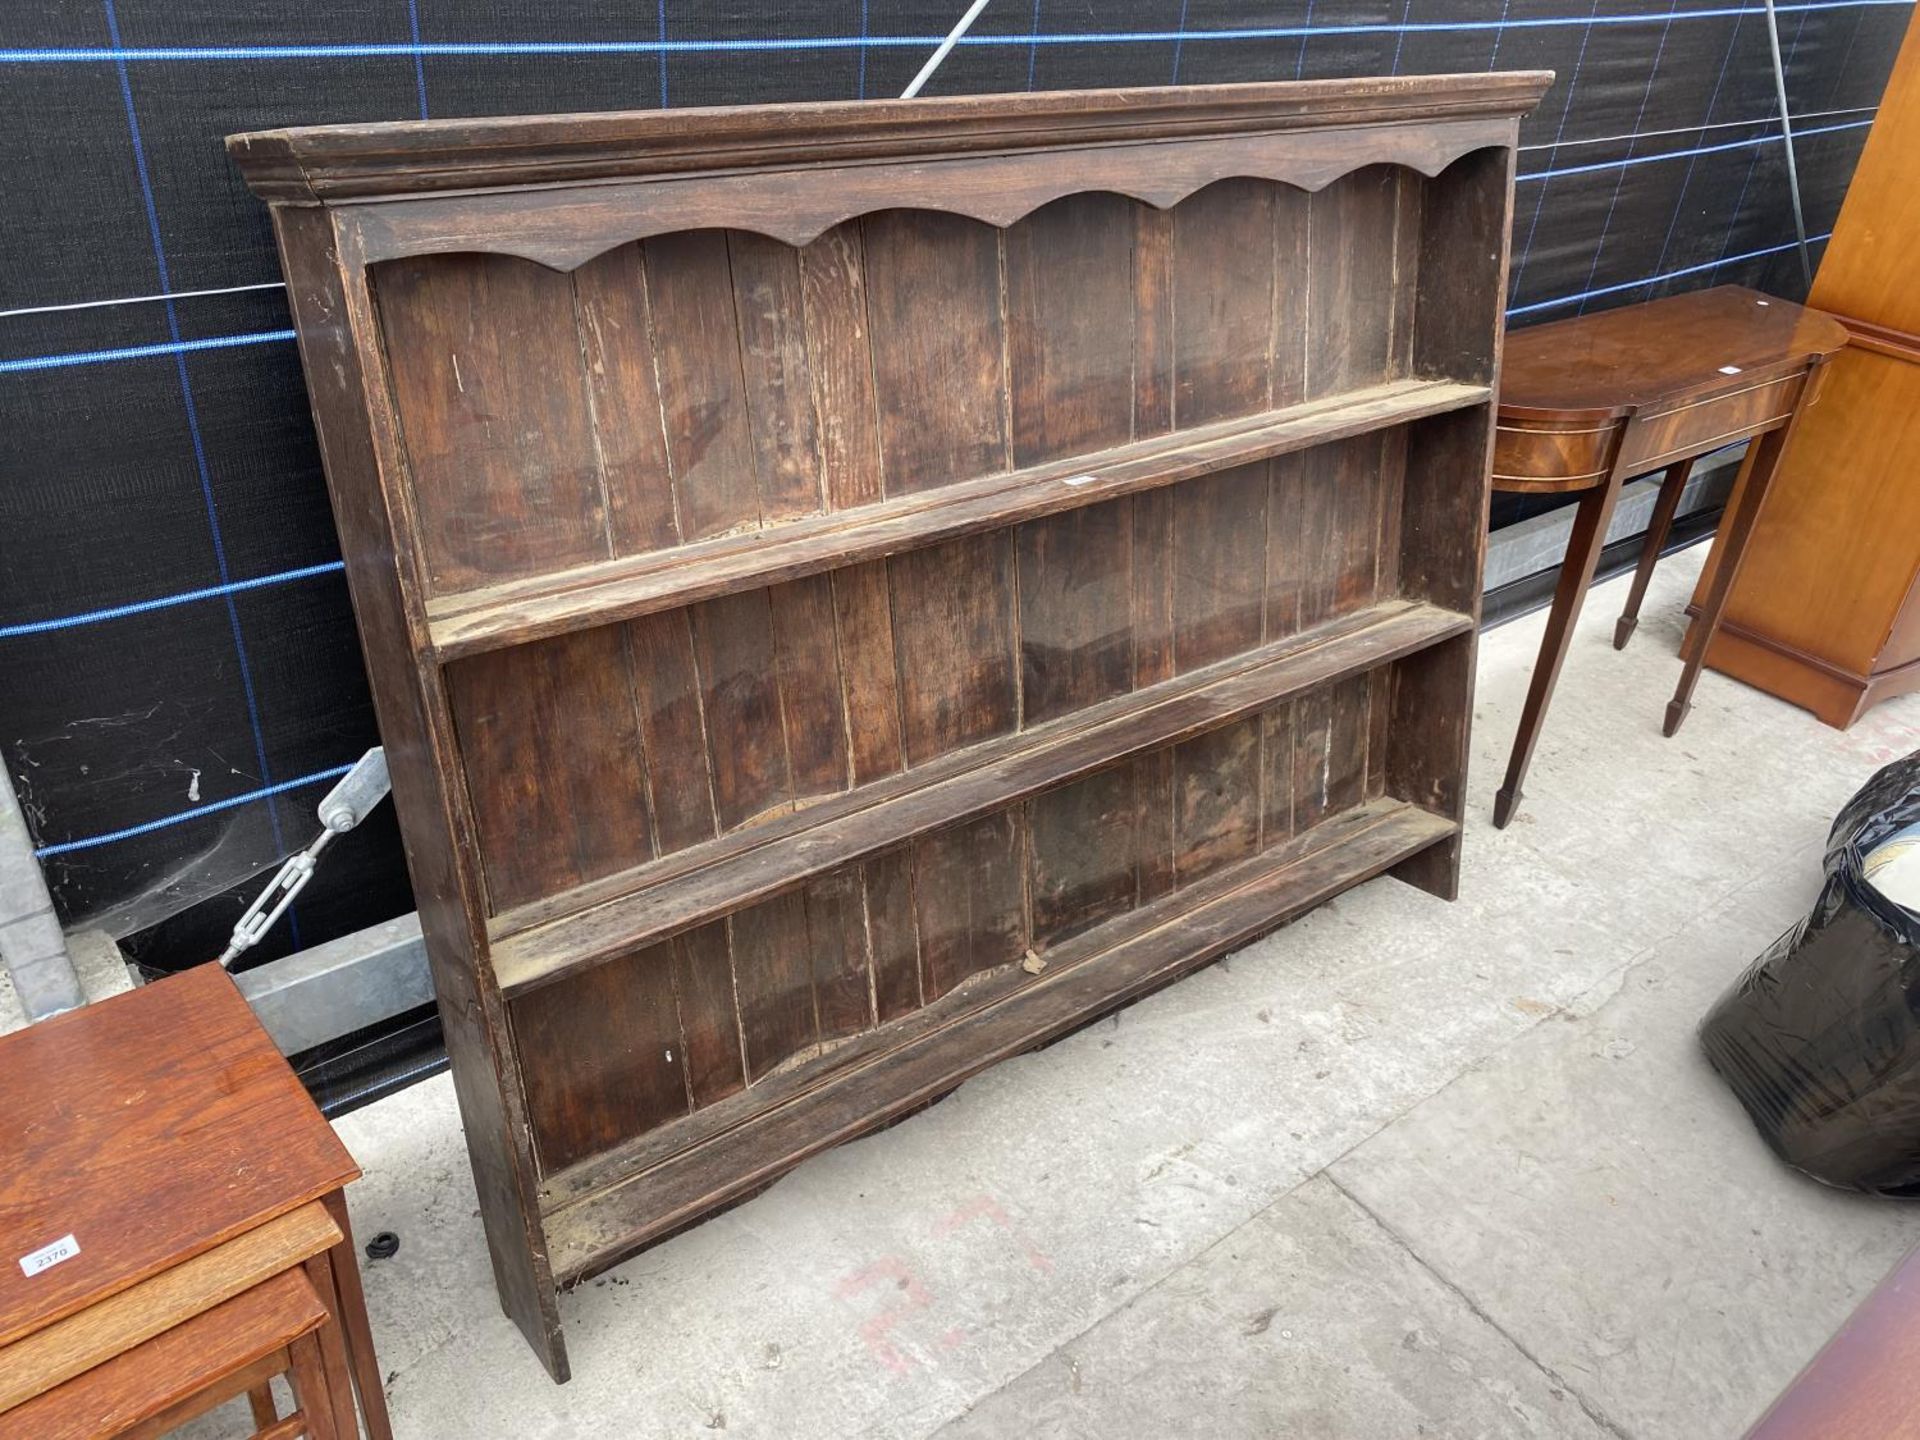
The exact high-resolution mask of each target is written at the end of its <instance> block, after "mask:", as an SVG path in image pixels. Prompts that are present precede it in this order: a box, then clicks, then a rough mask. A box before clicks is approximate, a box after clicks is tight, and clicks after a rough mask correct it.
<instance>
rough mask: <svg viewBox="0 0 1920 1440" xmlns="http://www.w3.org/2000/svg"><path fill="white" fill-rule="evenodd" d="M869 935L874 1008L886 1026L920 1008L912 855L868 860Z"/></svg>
mask: <svg viewBox="0 0 1920 1440" xmlns="http://www.w3.org/2000/svg"><path fill="white" fill-rule="evenodd" d="M864 870H865V875H866V890H867V935H868V944H869V948H870V950H871V953H872V957H873V960H872V963H873V998H874V1007H875V1009H876V1011H877V1012H878V1016H879V1019H880V1021H881V1023H883V1024H884V1023H885V1022H886V1021H888V1020H896V1019H898V1018H899V1017H900V1016H902V1015H906V1014H909V1013H911V1012H912V1011H915V1010H918V1009H919V1008H920V1003H921V996H920V929H919V920H918V917H917V915H916V907H915V905H914V898H913V851H912V849H911V848H910V847H908V846H904V845H903V846H901V847H900V848H899V849H897V850H884V851H882V852H881V853H880V854H878V855H876V856H874V857H873V858H872V859H871V860H869V861H867V863H866V865H865V867H864Z"/></svg>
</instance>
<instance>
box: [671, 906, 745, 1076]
mask: <svg viewBox="0 0 1920 1440" xmlns="http://www.w3.org/2000/svg"><path fill="white" fill-rule="evenodd" d="M668 943H669V944H670V945H672V946H673V989H674V997H675V1000H676V1001H677V1002H678V1005H679V1015H680V1044H681V1045H682V1047H684V1049H685V1050H686V1057H687V1058H686V1077H687V1097H688V1099H689V1100H690V1101H691V1102H692V1103H693V1105H694V1106H695V1108H698V1107H699V1106H702V1105H711V1104H712V1103H713V1102H714V1101H716V1100H724V1099H725V1098H726V1097H727V1096H729V1095H733V1094H736V1093H737V1092H739V1091H741V1090H743V1089H745V1088H746V1084H747V1074H746V1065H745V1060H744V1059H743V1055H742V1050H741V1043H742V1042H741V1037H740V1014H739V1010H738V1008H737V1006H736V1003H735V997H734V988H733V956H732V954H731V953H730V951H729V950H728V948H727V926H726V922H725V921H716V922H715V923H714V924H712V925H703V926H701V927H700V928H699V929H698V930H689V931H688V932H687V933H686V934H684V935H679V936H676V937H675V938H674V939H672V940H671V941H669V942H668Z"/></svg>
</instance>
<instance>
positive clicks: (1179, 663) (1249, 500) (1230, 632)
mask: <svg viewBox="0 0 1920 1440" xmlns="http://www.w3.org/2000/svg"><path fill="white" fill-rule="evenodd" d="M1267 488H1268V486H1267V467H1266V465H1264V464H1260V465H1243V466H1241V467H1240V468H1239V469H1237V470H1229V471H1227V472H1226V473H1225V474H1222V475H1210V476H1207V477H1206V478H1205V479H1201V480H1195V481H1192V482H1190V483H1188V484H1186V485H1182V486H1181V487H1180V488H1179V489H1178V490H1176V491H1175V492H1174V495H1173V561H1172V569H1173V659H1174V668H1175V669H1176V670H1177V671H1180V672H1182V673H1184V672H1186V671H1188V670H1194V669H1197V668H1199V667H1200V666H1202V665H1210V664H1212V663H1214V662H1215V661H1217V660H1220V659H1222V658H1223V657H1225V656H1228V655H1238V654H1240V653H1242V652H1243V651H1246V650H1249V649H1251V648H1252V647H1253V646H1255V645H1258V644H1259V643H1260V638H1261V635H1262V632H1263V628H1264V623H1265V620H1264V617H1265V614H1266V588H1267V587H1266V575H1267Z"/></svg>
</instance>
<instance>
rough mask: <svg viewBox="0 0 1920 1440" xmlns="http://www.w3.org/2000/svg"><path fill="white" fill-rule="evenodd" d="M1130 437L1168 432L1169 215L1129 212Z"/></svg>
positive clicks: (1141, 208)
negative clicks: (1131, 434) (1130, 282)
mask: <svg viewBox="0 0 1920 1440" xmlns="http://www.w3.org/2000/svg"><path fill="white" fill-rule="evenodd" d="M1133 220H1134V231H1133V386H1134V391H1133V433H1134V435H1135V437H1136V438H1138V439H1145V438H1146V437H1147V436H1149V435H1164V434H1166V433H1167V432H1168V431H1169V430H1171V429H1173V211H1171V210H1161V209H1157V208H1155V207H1154V206H1152V205H1136V206H1135V207H1134V210H1133Z"/></svg>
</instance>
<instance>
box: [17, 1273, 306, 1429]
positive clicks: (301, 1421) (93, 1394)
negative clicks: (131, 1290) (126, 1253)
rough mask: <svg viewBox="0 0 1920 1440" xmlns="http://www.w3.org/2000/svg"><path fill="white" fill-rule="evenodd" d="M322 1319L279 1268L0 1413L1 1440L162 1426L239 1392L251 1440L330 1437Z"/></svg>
mask: <svg viewBox="0 0 1920 1440" xmlns="http://www.w3.org/2000/svg"><path fill="white" fill-rule="evenodd" d="M326 1322H327V1307H326V1305H325V1303H324V1302H322V1301H321V1299H320V1297H319V1295H317V1294H316V1293H315V1292H314V1288H313V1284H312V1282H311V1281H309V1280H308V1279H307V1277H306V1274H305V1272H303V1271H300V1270H283V1271H282V1272H281V1273H280V1274H278V1275H276V1276H274V1277H273V1278H272V1279H270V1280H267V1281H264V1282H263V1283H261V1284H259V1285H256V1286H254V1287H253V1288H252V1289H250V1290H244V1291H242V1292H241V1293H240V1294H238V1295H236V1296H234V1298H233V1299H231V1300H226V1301H222V1302H221V1303H220V1304H218V1305H216V1306H214V1307H213V1308H212V1309H211V1310H203V1311H201V1312H200V1313H199V1314H198V1315H195V1316H193V1317H192V1318H191V1319H189V1320H186V1321H184V1322H183V1323H181V1324H179V1325H176V1326H174V1327H173V1328H172V1329H171V1330H165V1331H162V1332H161V1333H160V1334H158V1335H156V1336H155V1337H154V1338H153V1339H151V1340H147V1341H144V1342H142V1343H141V1344H138V1345H135V1346H134V1347H133V1348H132V1349H130V1350H125V1351H122V1352H121V1353H120V1354H118V1355H116V1356H114V1357H113V1358H112V1359H111V1360H108V1361H107V1362H106V1363H104V1364H102V1365H97V1366H95V1367H94V1368H93V1369H91V1370H88V1371H86V1372H85V1373H83V1374H81V1375H79V1376H77V1377H75V1378H74V1379H72V1380H69V1381H67V1382H66V1383H65V1384H62V1385H57V1386H55V1387H54V1388H53V1389H51V1390H47V1391H45V1392H43V1393H42V1394H40V1395H37V1396H35V1397H34V1398H33V1399H32V1400H29V1401H28V1402H27V1403H26V1404H24V1405H20V1406H17V1407H16V1408H14V1409H12V1410H9V1411H7V1412H6V1413H5V1414H3V1415H0V1440H121V1437H127V1440H131V1437H135V1436H138V1437H146V1436H158V1435H164V1434H166V1433H167V1431H169V1430H173V1429H175V1428H177V1427H179V1426H181V1425H184V1424H186V1423H187V1422H188V1421H189V1420H192V1419H194V1418H195V1417H197V1416H200V1415H203V1414H205V1413H206V1412H207V1411H209V1410H211V1409H213V1407H214V1406H216V1405H222V1404H225V1403H226V1402H227V1401H228V1400H231V1399H232V1398H233V1397H234V1396H236V1395H239V1394H241V1393H243V1392H244V1393H245V1394H246V1395H247V1397H248V1399H249V1401H250V1403H251V1404H252V1407H253V1419H254V1424H255V1426H256V1427H258V1428H257V1429H256V1430H255V1432H254V1440H294V1437H296V1436H305V1437H307V1440H335V1436H336V1435H337V1434H338V1431H336V1430H335V1428H334V1423H333V1402H332V1400H331V1399H330V1398H329V1395H328V1392H327V1379H326V1373H325V1364H324V1362H323V1360H322V1359H321V1355H320V1342H319V1340H318V1338H317V1336H316V1334H315V1332H317V1331H318V1330H319V1329H320V1327H321V1326H322V1325H324V1324H326ZM276 1375H285V1376H286V1377H287V1381H288V1385H289V1386H290V1388H291V1389H292V1391H293V1396H294V1404H295V1406H296V1409H295V1410H294V1412H293V1414H291V1415H289V1416H287V1417H286V1418H285V1419H282V1418H281V1417H280V1416H279V1414H278V1413H277V1411H276V1410H275V1407H274V1402H273V1395H272V1392H271V1390H270V1389H269V1388H268V1383H269V1382H270V1381H271V1380H272V1379H273V1377H274V1376H276Z"/></svg>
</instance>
